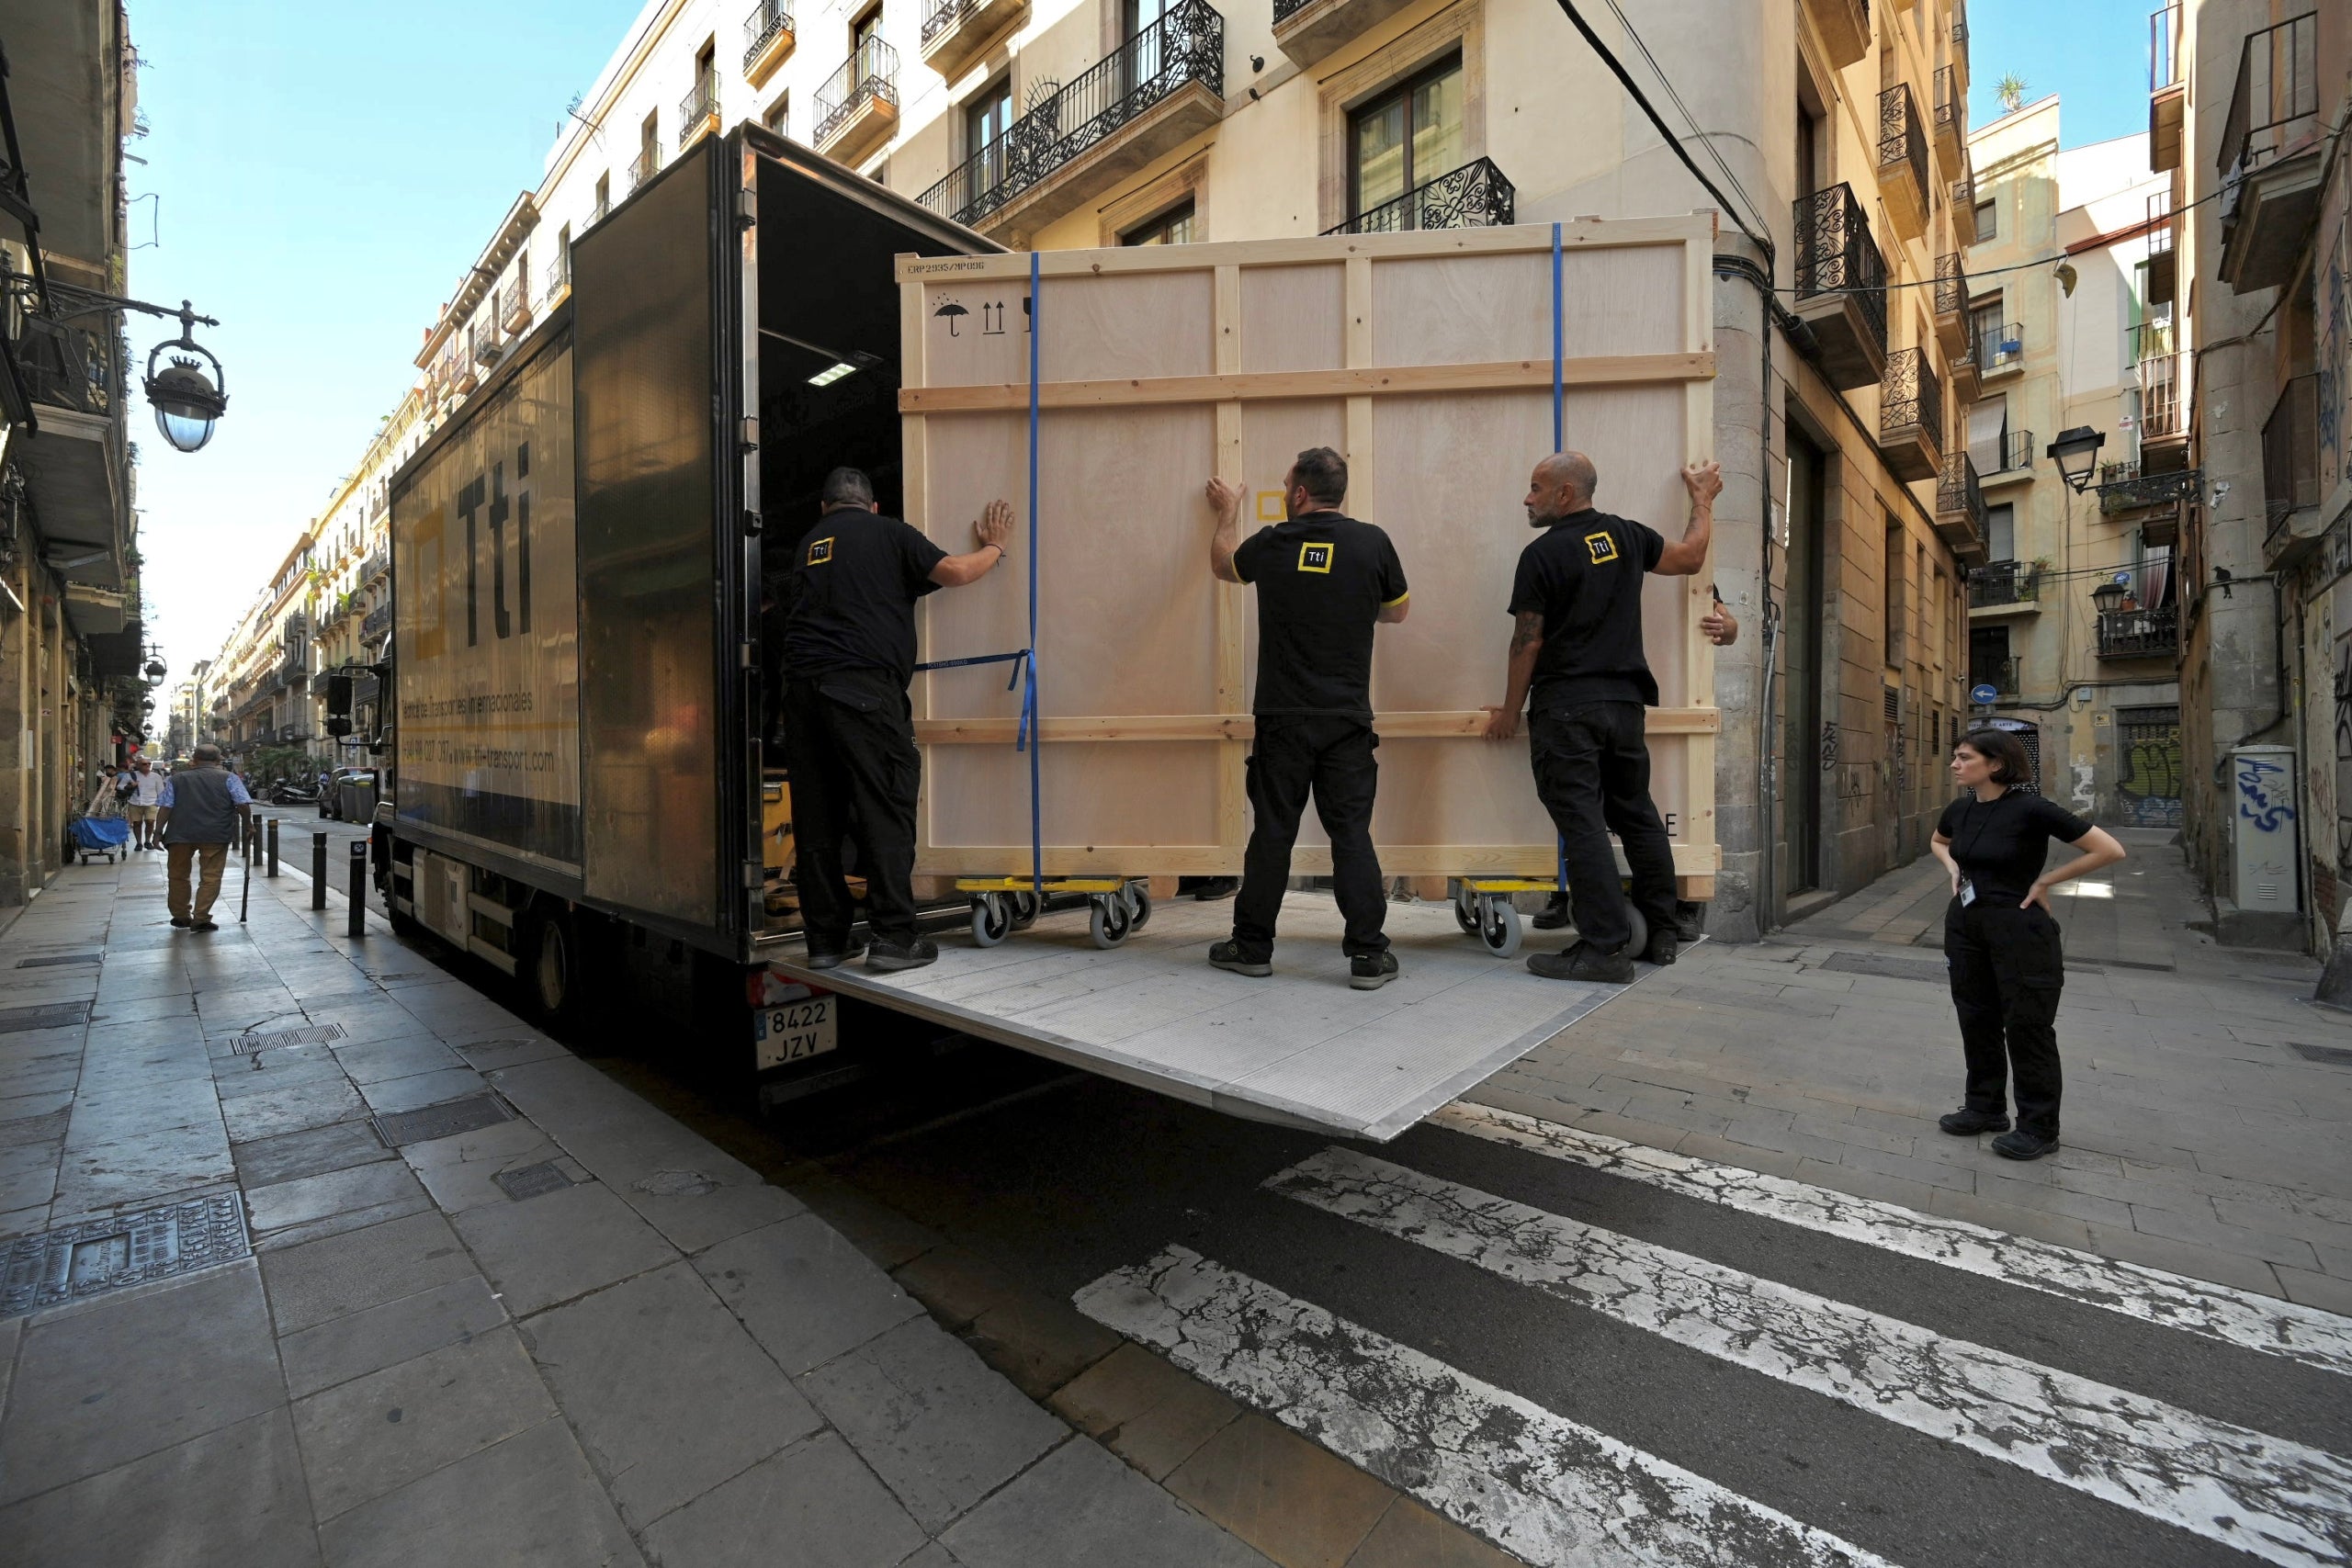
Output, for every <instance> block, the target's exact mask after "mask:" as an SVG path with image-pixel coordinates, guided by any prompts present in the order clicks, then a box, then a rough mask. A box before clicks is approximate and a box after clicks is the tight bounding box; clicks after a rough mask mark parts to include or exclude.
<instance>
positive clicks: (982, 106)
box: [964, 76, 1012, 190]
mask: <svg viewBox="0 0 2352 1568" xmlns="http://www.w3.org/2000/svg"><path fill="white" fill-rule="evenodd" d="M1011 126H1012V77H1010V76H1007V77H1004V78H1003V79H1002V80H1001V81H997V82H992V83H990V84H989V85H987V86H985V87H983V88H981V89H980V91H979V93H978V96H975V97H973V98H972V99H971V101H969V102H968V103H967V104H966V105H965V106H964V155H965V156H966V157H967V158H978V159H980V160H982V162H981V164H980V174H981V177H980V178H979V179H978V180H976V181H975V182H974V188H976V189H979V190H994V189H995V188H996V187H997V186H998V185H1000V184H1001V183H1002V181H1003V179H1004V133H1005V131H1006V130H1007V129H1009V128H1010V127H1011Z"/></svg>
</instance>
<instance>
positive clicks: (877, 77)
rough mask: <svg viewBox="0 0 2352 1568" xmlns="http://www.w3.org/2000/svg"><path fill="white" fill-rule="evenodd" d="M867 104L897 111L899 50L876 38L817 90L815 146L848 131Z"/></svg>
mask: <svg viewBox="0 0 2352 1568" xmlns="http://www.w3.org/2000/svg"><path fill="white" fill-rule="evenodd" d="M869 105H871V106H875V107H879V108H886V109H888V111H889V114H890V118H892V119H894V120H895V119H896V118H898V112H899V51H897V50H895V49H892V48H891V47H890V46H889V45H888V44H887V43H885V42H883V41H882V40H881V39H878V38H870V39H866V40H865V42H864V43H862V44H859V45H858V46H857V51H856V52H855V53H854V54H852V55H851V56H850V57H849V58H848V59H847V60H845V61H843V62H842V67H841V69H840V70H838V71H836V72H834V73H832V74H831V76H829V77H827V78H826V80H825V85H823V86H821V87H820V88H818V89H817V145H818V146H819V147H820V148H822V147H824V146H825V144H826V143H827V142H829V141H833V140H834V139H835V138H837V137H839V136H840V135H841V134H842V132H843V131H845V130H849V129H850V128H851V125H852V123H853V122H854V121H855V120H856V119H857V118H858V113H859V111H860V110H862V109H865V108H866V107H868V106H869Z"/></svg>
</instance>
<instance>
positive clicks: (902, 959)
mask: <svg viewBox="0 0 2352 1568" xmlns="http://www.w3.org/2000/svg"><path fill="white" fill-rule="evenodd" d="M938 961H939V944H938V943H937V942H933V941H932V940H931V938H929V937H927V936H919V937H917V938H915V939H914V941H912V942H883V941H880V940H878V939H877V940H876V942H874V943H873V945H872V946H870V947H868V948H867V949H866V950H865V966H866V968H867V969H869V970H878V971H879V972H881V973H883V974H886V975H887V974H889V973H891V972H892V971H894V970H899V969H920V968H922V966H923V965H924V964H935V963H937V962H938Z"/></svg>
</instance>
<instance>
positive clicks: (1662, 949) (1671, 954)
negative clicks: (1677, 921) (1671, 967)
mask: <svg viewBox="0 0 2352 1568" xmlns="http://www.w3.org/2000/svg"><path fill="white" fill-rule="evenodd" d="M1681 955H1682V938H1681V937H1680V936H1679V934H1678V933H1677V932H1676V931H1675V930H1674V928H1673V927H1671V926H1668V928H1667V929H1666V930H1664V931H1652V932H1650V944H1649V945H1648V946H1647V947H1645V948H1644V949H1642V962H1643V963H1645V964H1658V965H1660V966H1661V967H1663V966H1664V965H1666V964H1671V963H1673V962H1674V961H1675V960H1676V959H1677V958H1679V957H1680V956H1681Z"/></svg>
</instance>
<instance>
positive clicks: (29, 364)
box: [16, 315, 116, 415]
mask: <svg viewBox="0 0 2352 1568" xmlns="http://www.w3.org/2000/svg"><path fill="white" fill-rule="evenodd" d="M16 350H17V375H18V376H20V377H21V378H23V380H24V383H25V395H26V396H27V397H29V398H30V399H32V400H33V401H35V402H37V403H49V404H51V405H53V406H55V407H58V408H65V409H73V410H75V411H76V412H81V413H88V414H99V415H104V414H107V413H108V412H111V411H112V410H113V408H114V402H115V395H114V389H115V379H116V378H115V374H114V366H113V361H112V356H111V355H108V354H107V340H106V338H105V337H104V336H102V335H101V334H99V333H93V332H85V331H84V330H83V329H82V328H80V327H73V326H67V325H65V324H64V323H63V322H62V321H50V320H49V319H48V318H46V317H43V316H32V315H28V316H27V317H25V318H24V324H23V327H22V335H21V336H20V337H18V339H17V344H16Z"/></svg>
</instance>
